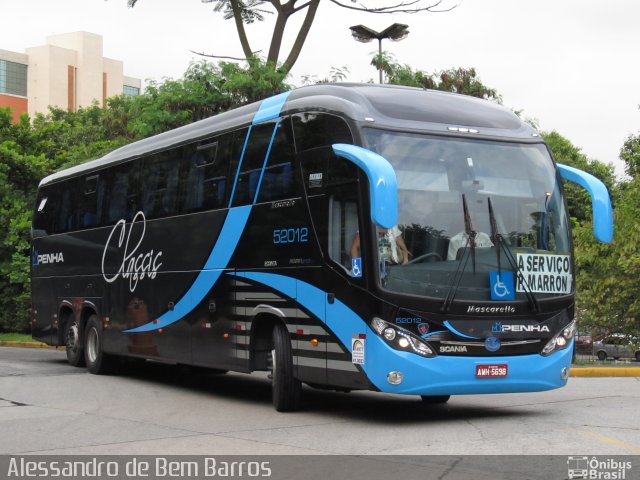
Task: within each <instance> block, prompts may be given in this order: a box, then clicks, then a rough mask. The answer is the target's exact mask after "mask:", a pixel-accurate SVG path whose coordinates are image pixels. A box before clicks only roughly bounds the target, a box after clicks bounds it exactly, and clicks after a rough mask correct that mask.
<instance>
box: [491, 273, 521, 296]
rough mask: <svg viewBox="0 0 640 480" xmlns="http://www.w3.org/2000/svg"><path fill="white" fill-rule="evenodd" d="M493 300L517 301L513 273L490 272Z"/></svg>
mask: <svg viewBox="0 0 640 480" xmlns="http://www.w3.org/2000/svg"><path fill="white" fill-rule="evenodd" d="M489 282H490V284H491V300H515V298H516V292H515V288H514V285H513V272H489Z"/></svg>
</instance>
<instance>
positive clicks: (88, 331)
mask: <svg viewBox="0 0 640 480" xmlns="http://www.w3.org/2000/svg"><path fill="white" fill-rule="evenodd" d="M102 341H103V334H102V324H101V323H100V320H99V319H98V317H97V315H91V316H90V317H89V320H87V326H86V328H85V335H84V357H85V362H86V364H87V370H89V372H90V373H93V374H94V375H104V374H107V373H111V372H112V371H113V370H114V367H115V364H116V361H117V358H115V357H113V356H112V355H109V354H106V353H104V352H103V351H102Z"/></svg>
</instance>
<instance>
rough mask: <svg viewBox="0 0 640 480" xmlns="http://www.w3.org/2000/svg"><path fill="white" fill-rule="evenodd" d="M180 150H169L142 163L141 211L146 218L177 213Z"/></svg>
mask: <svg viewBox="0 0 640 480" xmlns="http://www.w3.org/2000/svg"><path fill="white" fill-rule="evenodd" d="M180 150H181V149H173V150H169V151H167V152H163V153H160V154H158V155H155V156H153V157H150V158H147V159H145V161H144V166H143V169H142V179H143V182H142V211H143V212H144V214H145V216H146V217H147V218H159V217H166V216H171V215H175V214H176V213H177V209H176V206H177V202H176V200H177V195H178V178H179V168H180V156H179V155H180Z"/></svg>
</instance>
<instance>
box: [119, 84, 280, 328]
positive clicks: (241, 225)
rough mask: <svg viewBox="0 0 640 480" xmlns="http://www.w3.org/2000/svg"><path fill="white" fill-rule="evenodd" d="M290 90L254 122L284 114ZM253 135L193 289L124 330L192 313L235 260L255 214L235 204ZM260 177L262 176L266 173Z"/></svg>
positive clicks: (266, 103) (266, 104) (267, 103)
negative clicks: (167, 307) (156, 314)
mask: <svg viewBox="0 0 640 480" xmlns="http://www.w3.org/2000/svg"><path fill="white" fill-rule="evenodd" d="M289 93H290V92H284V93H281V94H279V95H276V96H274V97H270V98H267V99H265V100H263V102H262V103H261V104H260V107H259V108H258V111H257V112H256V114H255V115H254V117H253V121H252V125H256V124H258V123H262V122H266V121H269V120H273V119H275V118H278V117H279V116H280V112H281V111H282V109H283V107H284V103H285V102H286V101H287V97H288V96H289ZM277 128H278V124H277V123H276V125H275V127H274V133H273V135H272V136H271V143H273V139H274V137H275V132H276V130H277ZM250 135H251V126H250V127H249V130H248V131H247V137H246V138H245V141H244V145H243V148H242V153H241V155H240V160H239V162H238V168H237V170H236V175H235V179H234V182H233V188H232V191H231V195H230V198H229V207H230V208H229V212H228V213H227V218H226V219H225V222H224V225H223V226H222V229H221V231H220V235H219V236H218V239H217V240H216V243H215V245H214V246H213V248H212V249H211V252H210V253H209V257H208V258H207V261H206V262H205V265H204V267H203V268H202V270H201V271H200V273H199V274H198V276H197V277H196V279H195V281H194V282H193V283H192V284H191V286H190V287H189V290H188V291H187V292H186V293H185V294H184V295H183V296H182V297H181V298H180V299H179V300H178V302H177V303H176V304H175V305H174V307H173V309H172V310H169V311H167V312H165V313H164V314H162V315H160V316H159V317H158V318H156V319H154V320H152V321H151V322H148V323H145V324H144V325H140V326H139V327H136V328H131V329H129V330H124V332H125V333H138V332H149V331H153V330H158V329H160V328H164V327H167V326H169V325H171V324H173V323H175V322H177V321H179V320H181V319H182V318H184V317H185V316H186V315H188V314H189V313H191V312H192V311H193V309H194V308H195V307H196V306H197V305H198V304H199V303H200V302H201V301H202V300H203V299H204V297H205V296H206V295H207V294H208V293H209V291H210V290H211V289H212V288H213V286H214V285H215V284H216V283H217V282H218V279H219V278H220V275H221V274H222V273H223V271H224V269H225V268H227V266H228V265H229V261H230V260H231V257H232V255H233V253H234V252H235V250H236V247H237V246H238V243H239V241H240V238H241V237H242V232H243V231H244V229H245V227H246V225H247V221H248V219H249V215H250V214H251V208H252V205H245V206H242V207H234V208H231V205H232V202H233V195H234V193H235V188H236V183H237V181H238V175H239V172H240V168H241V166H242V160H243V158H244V153H245V150H246V148H247V144H248V142H249V137H250ZM271 143H270V144H269V147H268V149H267V153H266V158H265V160H264V163H263V166H262V170H263V172H262V173H264V168H265V166H266V164H267V159H268V157H269V153H270V152H271ZM260 178H261V179H262V174H261V177H260ZM259 191H260V189H259V187H258V188H257V189H256V195H255V197H254V198H253V203H255V202H256V200H257V198H258V192H259Z"/></svg>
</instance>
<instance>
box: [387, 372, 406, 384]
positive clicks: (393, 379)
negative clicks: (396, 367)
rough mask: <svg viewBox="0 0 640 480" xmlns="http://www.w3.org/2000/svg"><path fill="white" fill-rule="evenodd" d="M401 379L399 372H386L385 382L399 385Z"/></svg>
mask: <svg viewBox="0 0 640 480" xmlns="http://www.w3.org/2000/svg"><path fill="white" fill-rule="evenodd" d="M402 380H404V378H403V376H402V374H401V373H400V372H396V371H393V372H389V373H387V382H389V383H390V384H391V385H400V384H401V383H402Z"/></svg>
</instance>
